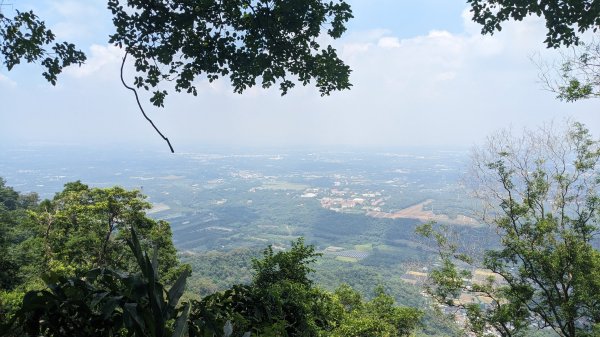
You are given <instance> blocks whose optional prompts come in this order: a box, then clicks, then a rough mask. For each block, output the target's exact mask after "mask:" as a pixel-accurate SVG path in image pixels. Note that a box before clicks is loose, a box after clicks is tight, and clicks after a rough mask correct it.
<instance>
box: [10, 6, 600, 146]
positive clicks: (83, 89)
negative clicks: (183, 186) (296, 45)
mask: <svg viewBox="0 0 600 337" xmlns="http://www.w3.org/2000/svg"><path fill="white" fill-rule="evenodd" d="M13 3H14V4H15V5H14V6H15V8H18V9H27V8H33V9H35V10H36V12H37V13H39V14H40V16H42V17H44V18H45V19H46V20H47V23H48V24H49V25H50V26H51V27H52V28H53V30H54V31H55V32H56V33H57V35H58V36H59V38H63V39H68V40H71V41H74V42H76V43H77V44H78V45H79V46H80V48H82V49H83V50H84V51H86V53H87V54H88V57H89V60H88V62H87V64H86V65H85V66H83V67H81V68H73V69H68V70H67V71H65V73H64V74H63V75H61V77H60V78H59V84H58V85H57V86H56V87H52V86H50V85H49V84H47V83H46V82H45V81H44V80H43V79H42V77H41V76H40V73H41V68H40V67H39V66H37V65H21V66H19V67H18V68H16V69H15V70H14V71H11V72H7V71H6V69H5V68H0V100H1V101H2V106H1V107H0V142H2V143H4V144H27V143H44V144H46V143H50V144H81V145H84V146H85V145H90V146H92V145H93V146H97V145H114V144H120V146H121V147H122V148H123V149H127V148H128V147H132V148H133V147H137V146H140V145H143V146H147V147H150V148H155V149H158V150H165V151H167V150H168V149H167V148H166V146H165V145H164V144H163V143H162V140H161V139H160V138H158V137H157V136H156V135H155V134H154V133H153V130H152V129H151V128H150V126H149V125H147V124H146V122H145V121H144V120H143V119H142V117H141V115H140V114H139V111H138V110H137V107H136V106H135V101H134V99H133V97H132V96H131V94H130V92H128V91H127V90H125V89H124V88H123V87H122V86H121V84H120V82H119V79H118V68H119V61H120V58H121V57H122V55H123V52H122V51H121V50H119V49H117V48H115V47H112V46H110V45H108V44H107V35H108V34H109V33H110V31H111V22H110V15H109V13H108V11H107V10H106V9H105V1H104V0H86V1H82V0H80V1H75V0H62V1H54V0H37V1H26V0H15V1H13ZM350 4H351V5H352V6H353V10H354V14H355V19H354V20H353V21H352V22H351V23H350V24H349V31H348V32H347V34H345V35H344V37H343V38H342V39H340V40H338V41H335V42H334V46H335V47H336V48H338V50H339V53H340V55H341V56H342V58H343V59H344V60H345V61H346V62H347V63H348V64H350V66H351V67H352V69H353V73H352V77H351V81H352V83H353V84H354V87H353V89H352V90H350V91H347V92H342V93H335V94H333V95H332V96H331V97H324V98H323V97H320V95H319V94H318V92H317V90H315V89H314V88H312V87H304V88H302V87H297V88H296V89H295V90H294V91H293V92H292V93H290V94H289V95H287V96H285V97H280V96H279V93H278V92H277V91H275V90H263V89H260V88H253V89H251V90H248V91H247V92H246V93H245V94H243V95H238V94H233V93H232V91H231V87H230V86H229V84H228V83H227V81H223V82H217V83H212V84H208V83H207V82H206V81H200V83H199V86H200V88H201V91H200V94H199V96H198V97H190V96H187V95H175V94H173V95H170V96H169V98H168V100H167V102H166V108H165V109H154V108H153V107H151V106H150V105H149V104H148V105H147V110H148V111H149V113H150V114H151V115H152V117H153V118H154V119H155V121H156V122H157V124H158V125H159V126H160V127H161V129H162V130H163V131H164V132H165V133H166V134H167V135H168V136H169V137H170V139H171V140H172V141H173V143H174V145H175V148H176V150H177V149H178V148H187V147H189V146H193V145H204V146H211V145H219V146H247V145H250V146H259V147H260V146H269V147H272V146H294V147H303V146H306V147H314V146H321V145H322V146H338V145H342V146H347V147H348V146H349V147H353V146H356V147H359V146H361V147H362V146H370V147H403V146H411V147H414V146H428V147H446V146H458V147H469V146H472V145H474V144H477V143H480V142H482V140H483V139H484V138H485V137H486V135H488V134H490V133H491V132H493V131H495V130H497V129H499V128H504V127H513V128H517V129H518V128H521V127H525V126H528V127H535V126H536V125H540V124H541V123H543V122H547V121H550V120H555V121H556V120H558V121H560V120H563V119H565V118H572V119H575V120H579V121H581V122H583V123H585V124H587V125H588V127H590V129H591V130H592V132H593V133H594V134H596V135H598V134H600V117H598V111H599V109H598V108H599V105H598V102H599V101H597V100H590V101H585V102H578V103H575V104H567V103H562V102H559V101H557V100H556V99H555V98H554V95H553V94H552V93H549V92H546V91H544V90H542V89H541V86H540V83H538V73H539V70H538V68H537V67H536V65H535V64H534V63H533V62H532V61H531V58H532V57H533V58H534V59H538V58H541V59H542V60H544V61H546V62H552V60H553V59H555V58H556V57H557V53H556V52H555V51H548V50H545V49H544V45H543V43H542V41H543V38H544V26H543V22H541V21H540V20H539V19H535V18H532V19H529V20H526V21H525V22H520V23H512V24H507V25H506V26H505V29H503V31H502V32H501V33H498V34H495V35H494V36H485V37H484V36H481V35H480V34H479V30H480V27H478V26H477V25H476V24H474V23H472V22H471V21H470V20H469V14H468V10H467V5H466V3H464V2H462V1H455V0H420V1H404V0H352V1H350Z"/></svg>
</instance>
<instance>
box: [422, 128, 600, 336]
mask: <svg viewBox="0 0 600 337" xmlns="http://www.w3.org/2000/svg"><path fill="white" fill-rule="evenodd" d="M599 161H600V140H597V139H594V138H593V137H592V136H591V135H590V133H589V131H588V130H587V129H586V128H585V127H584V126H583V125H582V124H579V123H572V124H569V125H568V126H567V127H565V128H563V129H557V128H556V127H552V126H550V127H545V128H541V129H539V130H536V131H532V132H531V131H529V132H525V133H524V134H523V135H521V136H514V135H513V134H512V133H510V132H508V131H504V132H499V133H498V134H496V135H494V136H492V137H490V139H489V141H488V144H487V145H486V146H484V147H481V148H479V149H476V150H475V151H474V154H473V169H472V174H471V179H470V182H471V183H472V184H473V185H472V188H473V191H474V192H475V193H476V196H477V197H478V198H479V199H480V200H481V201H482V203H483V205H484V207H485V212H484V213H483V215H484V221H486V222H487V223H489V224H490V225H492V226H494V227H495V229H496V231H497V233H498V234H499V236H500V242H499V243H500V245H499V247H498V248H497V249H492V250H488V251H486V252H485V255H484V256H483V259H481V260H477V259H475V260H469V259H465V258H464V257H463V256H461V255H460V254H459V253H460V251H459V249H458V247H457V246H456V245H455V244H453V243H451V242H449V241H447V240H446V239H445V237H444V235H443V233H444V232H445V231H446V230H447V229H445V228H443V227H442V228H441V229H440V230H435V229H434V228H433V227H432V226H430V225H427V226H423V227H421V229H420V233H421V234H422V235H424V236H426V237H430V238H433V239H434V240H435V241H436V242H437V244H438V247H439V248H440V259H441V260H442V262H443V263H442V267H440V268H438V269H436V270H435V271H434V272H432V275H433V277H432V280H431V281H432V287H431V293H432V294H433V295H434V296H435V298H436V299H438V300H440V301H442V302H444V303H446V304H449V305H453V306H458V307H460V308H462V309H464V310H465V311H466V313H467V317H468V318H469V320H470V327H471V329H472V330H473V332H475V333H476V334H477V335H478V336H485V335H486V334H487V332H486V331H487V330H488V329H489V328H493V329H495V330H496V331H497V332H498V333H499V334H500V335H501V336H527V335H528V334H529V333H530V331H529V329H530V328H531V327H548V328H551V329H552V330H554V332H556V333H557V334H558V335H559V336H564V337H567V336H568V337H575V336H585V335H592V334H594V331H596V332H597V331H598V328H599V327H600V278H599V276H600V252H599V251H598V250H597V236H598V234H599V227H598V223H599V221H600V195H599V191H600V171H599V168H600V167H599ZM457 260H462V261H463V262H467V263H471V264H472V265H473V266H471V267H470V268H463V267H457V264H456V261H457ZM462 266H465V264H464V263H463V264H462ZM475 267H478V268H485V269H487V270H488V271H489V272H490V275H489V277H486V279H485V280H479V281H473V280H472V279H471V277H470V276H471V273H470V271H471V270H472V269H473V268H475ZM462 293H467V294H471V295H475V296H478V297H479V298H482V299H484V300H485V302H486V303H488V304H487V305H483V306H479V305H476V304H472V303H465V302H463V301H460V300H458V297H459V295H460V294H462Z"/></svg>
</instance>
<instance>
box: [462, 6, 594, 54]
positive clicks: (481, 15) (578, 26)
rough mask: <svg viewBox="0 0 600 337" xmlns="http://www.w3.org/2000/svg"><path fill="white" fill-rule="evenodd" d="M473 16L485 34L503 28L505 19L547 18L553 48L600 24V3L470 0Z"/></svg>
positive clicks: (573, 40)
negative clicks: (599, 4) (534, 16)
mask: <svg viewBox="0 0 600 337" xmlns="http://www.w3.org/2000/svg"><path fill="white" fill-rule="evenodd" d="M467 3H468V4H470V5H471V12H473V20H474V21H475V22H477V23H479V24H481V25H482V26H483V28H482V30H481V31H482V33H483V34H493V33H494V32H495V31H500V30H502V23H503V22H505V21H509V20H511V19H512V20H517V21H521V20H523V19H524V18H526V17H527V16H529V15H537V16H540V17H543V18H544V19H545V20H546V28H547V30H548V32H547V34H546V40H544V42H545V43H546V45H547V46H548V47H549V48H550V47H551V48H558V47H560V46H561V45H565V46H570V45H572V44H577V43H578V42H579V39H580V37H581V34H583V33H584V32H586V31H592V32H594V33H595V32H596V31H597V30H598V27H600V6H598V1H596V0H576V1H565V0H549V1H542V0H467Z"/></svg>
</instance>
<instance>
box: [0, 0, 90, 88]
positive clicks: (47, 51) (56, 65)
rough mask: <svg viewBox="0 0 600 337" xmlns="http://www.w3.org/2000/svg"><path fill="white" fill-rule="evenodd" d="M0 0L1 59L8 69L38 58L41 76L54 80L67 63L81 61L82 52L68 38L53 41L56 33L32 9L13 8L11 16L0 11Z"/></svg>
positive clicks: (54, 81) (80, 62)
mask: <svg viewBox="0 0 600 337" xmlns="http://www.w3.org/2000/svg"><path fill="white" fill-rule="evenodd" d="M1 6H2V3H0V59H1V60H2V63H3V64H4V66H6V68H7V69H8V70H9V71H10V70H11V69H12V68H13V67H14V66H16V65H17V64H19V63H21V61H26V62H27V63H35V62H40V64H41V65H42V67H43V68H44V72H43V74H42V75H43V76H44V78H45V79H46V80H48V82H50V83H52V84H53V85H55V84H56V80H57V75H58V74H60V73H61V72H62V70H63V68H65V67H68V66H70V65H75V64H77V65H81V64H83V63H84V62H85V60H86V57H85V54H84V53H83V52H82V51H80V50H78V49H76V47H75V45H73V44H72V43H69V42H55V40H56V36H55V35H54V33H53V32H52V31H51V30H50V29H48V28H47V27H46V24H45V23H44V21H42V20H41V19H40V18H39V17H38V16H37V15H36V14H34V13H33V12H32V11H25V12H20V11H16V14H15V16H14V17H9V16H6V14H5V13H3V12H2V9H3V8H1Z"/></svg>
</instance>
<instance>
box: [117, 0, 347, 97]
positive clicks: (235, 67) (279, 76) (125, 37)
mask: <svg viewBox="0 0 600 337" xmlns="http://www.w3.org/2000/svg"><path fill="white" fill-rule="evenodd" d="M108 8H109V9H110V10H111V12H112V14H113V16H114V18H113V22H114V25H115V28H116V32H115V33H114V34H113V35H111V36H110V42H112V43H114V44H116V45H118V46H120V47H123V48H124V49H125V51H126V52H127V53H128V54H129V55H131V56H133V58H134V59H135V69H136V71H137V73H138V75H137V76H136V77H135V86H136V87H137V88H144V89H146V90H149V89H151V88H156V87H157V86H158V85H159V83H161V82H164V81H173V83H174V88H175V90H176V91H178V92H180V91H185V92H187V93H191V94H194V95H196V94H197V87H196V86H197V82H196V80H197V78H198V77H199V76H201V75H205V76H206V77H207V78H208V80H209V81H211V82H212V81H214V80H216V79H218V78H219V77H229V79H230V80H231V83H232V84H233V88H234V91H235V92H238V93H241V92H242V91H244V90H245V89H246V88H248V87H252V86H254V85H255V84H256V83H257V80H258V78H260V83H261V85H262V86H263V87H264V88H268V87H270V86H272V85H274V84H277V83H279V89H280V90H281V93H282V95H283V94H285V93H287V91H288V90H289V89H290V88H292V87H294V82H293V81H292V80H291V77H296V78H297V80H298V81H299V82H300V83H302V84H303V85H306V84H308V83H309V82H310V81H311V80H312V79H314V80H315V81H316V85H317V87H318V88H319V90H320V92H321V94H322V95H328V94H329V93H330V92H331V91H334V90H342V89H348V88H349V87H350V83H349V81H348V76H349V74H350V68H349V67H348V66H347V65H345V64H344V63H343V62H342V61H341V60H340V59H339V58H338V57H337V54H336V52H335V50H334V49H333V48H332V47H331V46H327V47H324V48H322V47H321V45H320V43H319V41H318V40H319V38H320V37H321V30H322V27H328V29H327V35H328V36H329V37H331V38H334V39H335V38H339V37H340V36H341V34H342V33H343V32H344V31H345V29H346V28H345V26H344V24H345V22H347V21H348V20H349V19H350V18H351V17H352V13H351V10H350V6H349V5H348V4H347V3H346V2H344V1H330V2H327V1H320V0H293V1H292V0H258V1H257V0H236V1H215V0H208V1H184V0H169V1H164V0H162V1H142V0H127V1H122V0H121V1H119V0H109V1H108ZM166 95H167V91H166V90H155V91H154V95H153V97H152V98H151V101H152V102H153V103H154V105H157V106H162V105H163V101H164V98H165V96H166Z"/></svg>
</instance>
